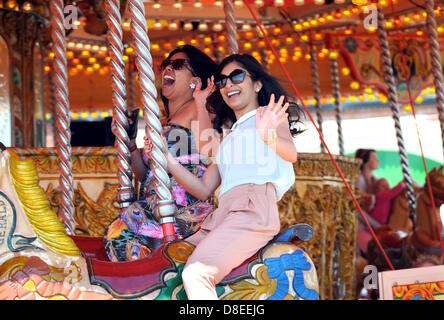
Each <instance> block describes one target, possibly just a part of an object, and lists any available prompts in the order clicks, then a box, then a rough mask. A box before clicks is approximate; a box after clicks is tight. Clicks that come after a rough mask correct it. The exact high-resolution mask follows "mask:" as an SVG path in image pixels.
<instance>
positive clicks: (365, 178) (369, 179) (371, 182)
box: [355, 149, 379, 193]
mask: <svg viewBox="0 0 444 320" xmlns="http://www.w3.org/2000/svg"><path fill="white" fill-rule="evenodd" d="M355 158H357V159H361V160H362V164H361V167H360V168H359V170H360V172H359V175H358V177H357V179H356V184H355V186H356V188H358V189H359V190H360V191H362V192H365V193H374V192H373V191H374V187H375V183H376V180H377V178H376V177H375V175H374V174H373V171H374V170H377V169H378V166H379V159H378V156H377V154H376V151H375V150H373V149H358V150H356V152H355Z"/></svg>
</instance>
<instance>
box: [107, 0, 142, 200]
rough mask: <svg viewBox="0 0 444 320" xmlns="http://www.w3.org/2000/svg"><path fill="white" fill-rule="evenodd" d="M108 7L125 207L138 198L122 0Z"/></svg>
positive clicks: (113, 0)
mask: <svg viewBox="0 0 444 320" xmlns="http://www.w3.org/2000/svg"><path fill="white" fill-rule="evenodd" d="M105 7H106V13H107V14H106V23H107V25H108V35H107V36H108V42H109V49H110V50H109V52H110V57H111V73H112V88H113V95H112V100H113V104H114V109H113V125H112V131H113V133H114V135H115V136H116V142H115V148H116V149H117V154H118V157H117V160H118V162H117V167H118V172H117V178H118V180H119V188H118V191H117V202H118V203H119V205H120V207H121V208H126V207H128V206H129V205H130V204H131V203H132V202H133V201H134V200H135V197H134V188H133V185H132V176H133V174H132V171H131V153H130V151H129V141H130V139H129V136H128V133H127V130H128V126H129V124H128V118H127V116H126V115H127V113H128V110H127V106H126V84H125V62H124V61H123V43H122V27H121V23H122V22H121V20H122V17H121V15H120V0H108V1H106V2H105Z"/></svg>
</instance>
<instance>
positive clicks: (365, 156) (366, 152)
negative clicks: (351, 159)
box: [355, 149, 376, 171]
mask: <svg viewBox="0 0 444 320" xmlns="http://www.w3.org/2000/svg"><path fill="white" fill-rule="evenodd" d="M372 152H374V153H376V150H374V149H358V150H356V152H355V158H358V159H361V160H362V164H361V166H360V168H359V170H361V171H362V169H364V165H365V164H366V163H367V162H368V161H369V160H370V154H371V153H372Z"/></svg>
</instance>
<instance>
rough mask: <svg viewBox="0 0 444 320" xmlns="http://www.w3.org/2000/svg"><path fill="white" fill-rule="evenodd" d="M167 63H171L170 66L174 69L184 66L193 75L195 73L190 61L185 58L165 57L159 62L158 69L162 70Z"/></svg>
mask: <svg viewBox="0 0 444 320" xmlns="http://www.w3.org/2000/svg"><path fill="white" fill-rule="evenodd" d="M169 65H171V67H173V69H174V70H181V69H182V68H183V67H186V68H188V70H190V71H191V73H192V74H193V76H194V75H195V73H194V70H193V68H192V67H191V65H190V63H189V62H188V61H187V60H186V59H174V60H171V59H165V60H163V61H162V63H161V64H160V69H161V70H162V71H163V70H165V68H166V67H168V66H169Z"/></svg>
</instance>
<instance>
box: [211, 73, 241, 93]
mask: <svg viewBox="0 0 444 320" xmlns="http://www.w3.org/2000/svg"><path fill="white" fill-rule="evenodd" d="M246 75H247V72H246V71H245V70H242V69H235V70H233V71H232V72H231V73H230V74H229V75H228V76H226V75H224V74H221V75H219V76H218V77H217V78H216V81H215V82H214V84H215V85H216V87H217V88H218V89H222V88H225V86H226V85H227V79H230V81H231V83H233V84H239V83H242V82H243V81H244V80H245V76H246Z"/></svg>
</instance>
